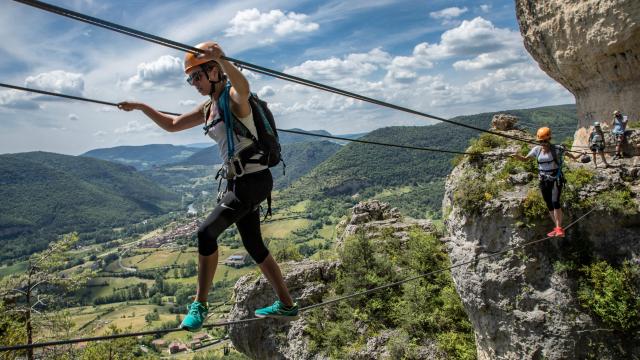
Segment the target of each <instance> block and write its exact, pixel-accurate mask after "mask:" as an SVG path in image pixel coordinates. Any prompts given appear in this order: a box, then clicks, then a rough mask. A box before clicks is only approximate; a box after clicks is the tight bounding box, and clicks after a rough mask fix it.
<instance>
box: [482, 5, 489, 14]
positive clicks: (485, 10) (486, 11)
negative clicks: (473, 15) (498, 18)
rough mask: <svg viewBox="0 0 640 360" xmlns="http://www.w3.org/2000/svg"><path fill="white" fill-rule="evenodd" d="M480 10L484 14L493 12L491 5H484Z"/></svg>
mask: <svg viewBox="0 0 640 360" xmlns="http://www.w3.org/2000/svg"><path fill="white" fill-rule="evenodd" d="M480 10H482V12H485V13H488V12H489V10H491V5H490V4H482V5H480Z"/></svg>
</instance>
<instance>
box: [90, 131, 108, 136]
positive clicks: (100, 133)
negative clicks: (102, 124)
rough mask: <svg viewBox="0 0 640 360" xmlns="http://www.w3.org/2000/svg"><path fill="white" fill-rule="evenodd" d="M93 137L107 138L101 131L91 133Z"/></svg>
mask: <svg viewBox="0 0 640 360" xmlns="http://www.w3.org/2000/svg"><path fill="white" fill-rule="evenodd" d="M93 136H95V137H104V136H107V133H106V132H104V131H102V130H98V131H96V132H94V133H93Z"/></svg>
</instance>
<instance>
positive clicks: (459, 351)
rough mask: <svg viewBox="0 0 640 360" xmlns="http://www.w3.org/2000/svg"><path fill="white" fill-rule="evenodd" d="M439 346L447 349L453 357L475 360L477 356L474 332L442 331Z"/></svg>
mask: <svg viewBox="0 0 640 360" xmlns="http://www.w3.org/2000/svg"><path fill="white" fill-rule="evenodd" d="M438 347H440V349H442V350H444V351H446V352H447V354H449V356H451V358H452V359H461V360H467V359H468V360H473V359H475V358H476V346H475V338H474V336H473V333H471V334H468V333H466V334H463V333H457V332H445V333H441V334H439V335H438Z"/></svg>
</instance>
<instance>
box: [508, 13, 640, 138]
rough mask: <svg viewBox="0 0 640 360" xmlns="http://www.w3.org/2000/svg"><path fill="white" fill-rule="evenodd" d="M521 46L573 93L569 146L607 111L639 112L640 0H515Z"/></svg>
mask: <svg viewBox="0 0 640 360" xmlns="http://www.w3.org/2000/svg"><path fill="white" fill-rule="evenodd" d="M516 13H517V18H518V22H519V24H520V32H521V33H522V36H523V38H524V45H525V47H526V49H527V50H528V51H529V53H530V54H531V55H532V56H533V58H534V59H535V60H536V61H537V62H538V64H539V65H540V68H541V69H542V70H544V71H545V72H546V73H547V74H548V75H549V76H551V77H552V78H553V79H555V80H556V81H558V82H559V83H560V84H562V85H563V86H564V87H566V88H567V89H568V90H569V91H570V92H571V93H572V94H573V95H574V96H575V98H576V104H577V108H578V118H579V119H580V122H579V126H578V129H577V132H576V137H575V143H574V145H586V142H587V135H588V134H587V130H588V126H589V125H590V124H591V123H592V122H593V121H600V122H608V123H611V121H612V119H613V115H612V113H613V111H614V110H620V111H621V112H622V113H623V114H625V115H628V116H629V119H630V120H632V121H633V120H635V121H637V120H638V118H639V115H640V71H638V69H640V1H637V0H616V1H601V0H536V1H532V0H516Z"/></svg>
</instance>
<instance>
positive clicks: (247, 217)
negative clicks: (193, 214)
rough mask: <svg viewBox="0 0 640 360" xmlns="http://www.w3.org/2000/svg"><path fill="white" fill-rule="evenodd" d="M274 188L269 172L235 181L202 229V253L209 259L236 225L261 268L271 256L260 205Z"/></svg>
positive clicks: (251, 174) (200, 235)
mask: <svg viewBox="0 0 640 360" xmlns="http://www.w3.org/2000/svg"><path fill="white" fill-rule="evenodd" d="M272 188H273V178H272V177H271V171H269V169H266V170H262V171H258V172H255V173H250V174H246V175H244V176H241V177H239V178H235V179H234V180H231V181H230V182H229V185H228V190H227V193H226V194H225V195H224V196H223V197H222V200H220V202H219V203H218V205H217V206H216V207H215V209H213V211H212V212H211V214H210V215H209V216H208V217H207V219H206V220H205V221H204V222H203V223H202V224H201V225H200V228H199V229H198V253H200V255H203V256H209V255H211V254H213V253H214V252H215V251H216V250H217V249H218V241H217V239H218V236H220V234H222V232H223V231H225V230H226V229H227V228H229V226H231V225H232V224H236V226H237V228H238V232H239V233H240V237H241V238H242V244H243V245H244V247H245V248H246V249H247V252H248V253H249V255H251V257H252V258H253V260H254V261H255V262H256V263H257V264H260V263H262V262H263V261H264V259H266V257H267V256H268V255H269V250H268V249H267V247H266V246H265V245H264V242H263V241H262V233H261V232H260V203H261V202H263V201H264V200H265V199H266V198H267V196H269V194H271V189H272Z"/></svg>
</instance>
